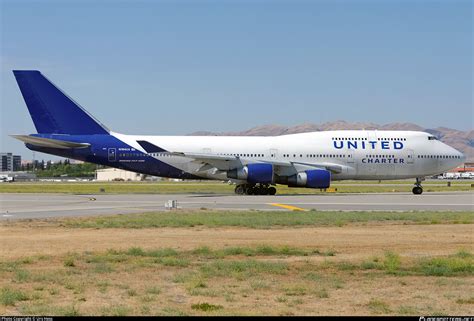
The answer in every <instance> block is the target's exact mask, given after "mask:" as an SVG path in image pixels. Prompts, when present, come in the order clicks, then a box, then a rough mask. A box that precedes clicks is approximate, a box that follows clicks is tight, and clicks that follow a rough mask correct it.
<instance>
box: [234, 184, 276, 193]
mask: <svg viewBox="0 0 474 321" xmlns="http://www.w3.org/2000/svg"><path fill="white" fill-rule="evenodd" d="M235 194H238V195H275V194H276V188H275V187H273V186H269V185H267V184H258V185H255V184H241V185H237V186H236V187H235Z"/></svg>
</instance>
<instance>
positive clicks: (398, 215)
mask: <svg viewBox="0 0 474 321" xmlns="http://www.w3.org/2000/svg"><path fill="white" fill-rule="evenodd" d="M367 222H398V223H401V224H403V223H404V224H447V223H449V224H472V223H474V213H473V212H430V211H422V212H416V211H415V212H386V211H383V212H373V211H370V212H362V211H358V212H350V211H349V212H342V211H338V212H330V211H324V212H320V211H315V210H313V211H309V212H282V211H213V210H200V211H193V210H180V211H174V212H149V213H143V214H125V215H114V216H99V217H85V218H70V219H65V220H53V221H51V224H56V225H57V224H60V225H62V226H65V227H75V228H77V227H80V228H151V227H153V228H157V227H195V226H196V227H199V226H202V227H209V228H212V227H245V228H253V229H262V228H264V229H266V228H274V227H285V226H286V227H298V226H300V227H301V226H344V225H346V224H349V223H367Z"/></svg>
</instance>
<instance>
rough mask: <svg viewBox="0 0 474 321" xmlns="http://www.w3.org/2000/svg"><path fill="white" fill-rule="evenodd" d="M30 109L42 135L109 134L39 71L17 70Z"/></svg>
mask: <svg viewBox="0 0 474 321" xmlns="http://www.w3.org/2000/svg"><path fill="white" fill-rule="evenodd" d="M13 74H14V75H15V78H16V81H17V83H18V86H19V87H20V90H21V93H22V95H23V98H24V99H25V103H26V106H27V107H28V110H29V112H30V115H31V118H32V119H33V123H34V124H35V127H36V130H37V131H38V133H40V134H70V135H92V134H108V133H109V131H108V129H107V128H106V127H105V126H104V125H102V124H101V123H100V122H98V121H97V120H95V119H94V118H93V117H92V116H91V115H89V113H87V111H85V110H84V109H83V108H82V107H81V106H79V104H77V103H76V102H74V101H73V100H72V99H71V98H69V97H68V96H67V95H66V94H64V93H63V92H62V91H61V90H60V89H59V88H57V87H56V86H55V85H54V84H53V83H52V82H50V81H49V80H48V79H46V77H44V76H43V75H42V74H41V73H40V72H39V71H36V70H14V71H13Z"/></svg>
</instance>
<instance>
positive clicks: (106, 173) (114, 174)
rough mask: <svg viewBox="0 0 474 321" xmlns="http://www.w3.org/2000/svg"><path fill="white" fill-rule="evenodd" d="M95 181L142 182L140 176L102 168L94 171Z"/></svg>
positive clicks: (120, 170) (141, 176)
mask: <svg viewBox="0 0 474 321" xmlns="http://www.w3.org/2000/svg"><path fill="white" fill-rule="evenodd" d="M95 173H96V180H97V181H102V182H111V181H142V180H143V179H144V177H143V175H142V174H139V173H134V172H129V171H125V170H122V169H117V168H104V169H98V170H96V171H95Z"/></svg>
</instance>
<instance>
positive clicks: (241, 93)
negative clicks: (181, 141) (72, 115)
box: [0, 0, 474, 159]
mask: <svg viewBox="0 0 474 321" xmlns="http://www.w3.org/2000/svg"><path fill="white" fill-rule="evenodd" d="M0 3H1V38H0V41H1V46H0V47H1V71H0V72H1V78H0V81H1V83H0V87H1V88H0V89H1V92H0V95H1V101H0V103H1V114H0V116H1V123H0V124H1V146H0V147H1V148H0V150H1V151H13V152H15V153H19V154H21V155H23V157H24V158H27V159H28V158H31V152H30V151H28V150H27V149H26V148H25V147H24V146H23V144H22V143H20V142H17V141H15V140H13V139H12V138H10V137H8V136H7V135H8V134H12V133H34V132H35V129H34V127H33V124H32V122H31V118H30V117H29V115H28V113H27V109H26V106H25V105H24V102H23V99H22V97H21V94H20V92H19V90H18V87H17V85H16V83H15V81H14V77H13V75H12V73H11V70H12V69H38V70H41V71H42V72H43V73H44V74H45V75H46V76H47V77H48V78H49V79H50V80H52V81H53V82H54V83H55V84H56V85H57V86H58V87H60V88H61V89H63V90H64V91H65V92H67V93H68V94H69V95H70V96H71V97H73V98H74V99H75V100H76V101H78V102H79V103H80V104H81V105H82V106H83V107H85V108H86V109H87V110H88V111H89V112H90V113H92V114H93V115H94V116H95V117H96V118H98V119H99V120H101V121H102V122H103V123H104V124H106V125H107V126H108V127H109V128H111V129H112V130H114V131H118V132H122V133H134V134H142V133H143V134H156V135H159V134H165V135H175V134H176V135H180V134H187V133H191V132H194V131H198V130H209V131H234V130H244V129H247V128H250V127H253V126H257V125H263V124H281V125H288V126H290V125H296V124H300V123H307V122H311V123H321V122H326V121H334V120H339V119H342V120H347V121H367V122H375V123H381V124H385V123H390V122H413V123H417V124H419V125H421V126H425V127H431V128H434V127H437V126H446V127H451V128H457V129H462V130H470V129H472V128H473V127H474V126H473V103H472V100H473V97H472V95H473V82H472V74H473V61H472V59H473V52H472V41H473V34H472V22H473V21H472V14H473V6H472V2H471V1H448V0H445V1H395V0H387V1H375V0H374V1H356V0H353V1H350V0H346V1H341V0H338V1H337V0H336V1H329V0H328V1H289V0H288V1H226V0H224V1H47V0H46V1H22V0H19V1H18V0H16V1H6V0H0ZM48 157H49V156H46V155H45V158H48Z"/></svg>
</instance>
